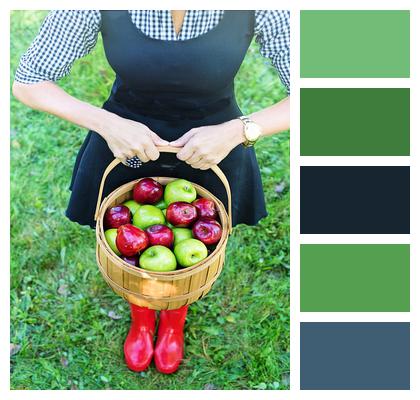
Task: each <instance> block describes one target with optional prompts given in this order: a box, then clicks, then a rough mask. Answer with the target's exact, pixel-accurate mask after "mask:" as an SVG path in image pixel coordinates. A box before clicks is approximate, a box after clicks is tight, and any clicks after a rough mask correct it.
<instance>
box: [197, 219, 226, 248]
mask: <svg viewBox="0 0 420 400" xmlns="http://www.w3.org/2000/svg"><path fill="white" fill-rule="evenodd" d="M192 233H193V236H194V237H195V238H196V239H198V240H200V241H202V242H203V243H204V244H205V245H211V244H216V243H217V242H218V241H219V240H220V238H221V237H222V226H221V225H220V224H219V223H218V222H217V221H216V220H215V219H213V218H201V219H199V220H198V221H197V222H196V223H195V224H194V225H193V227H192Z"/></svg>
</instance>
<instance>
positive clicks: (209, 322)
mask: <svg viewBox="0 0 420 400" xmlns="http://www.w3.org/2000/svg"><path fill="white" fill-rule="evenodd" d="M44 16H45V12H43V11H42V12H41V11H39V12H38V11H15V12H13V13H12V15H11V38H12V42H11V71H12V76H13V73H14V70H15V68H16V66H17V64H18V60H19V56H20V55H21V54H22V53H23V52H24V51H25V50H26V48H27V47H28V45H29V44H30V41H31V40H32V38H33V37H34V36H35V34H36V33H37V30H38V29H39V26H40V23H41V22H42V19H43V17H44ZM269 64H270V62H269V61H268V60H266V59H264V58H262V57H261V56H260V54H259V53H258V47H257V46H256V44H255V43H253V44H252V46H251V48H250V49H249V51H248V54H247V56H246V59H245V61H244V63H243V65H242V67H241V69H240V71H239V74H238V76H237V78H236V82H235V83H236V94H237V98H238V103H239V105H240V106H241V109H242V111H243V112H244V113H249V112H253V111H255V110H258V109H260V108H262V107H266V106H269V105H270V104H272V103H273V102H276V101H279V100H280V99H281V98H283V97H285V95H286V94H285V91H284V88H282V87H281V84H280V81H279V78H278V76H277V73H276V71H275V70H274V68H272V67H270V65H269ZM112 81H113V73H112V70H111V69H110V67H109V66H108V65H107V63H106V60H105V58H104V55H103V49H102V45H101V43H100V42H99V43H98V45H97V46H96V48H95V50H94V51H93V53H92V54H90V55H89V56H88V57H86V58H84V59H82V60H79V61H78V62H77V63H76V64H75V66H74V67H73V70H72V73H71V75H70V76H69V77H66V78H64V79H63V80H62V81H61V82H60V85H61V86H62V87H63V88H64V89H66V90H67V91H68V92H70V93H71V94H73V95H75V96H77V97H78V98H80V99H83V100H85V101H88V102H91V103H93V104H95V105H101V104H102V102H103V101H104V100H105V99H106V97H107V94H108V91H109V89H110V85H111V84H112ZM11 117H12V129H11V343H12V344H13V353H14V354H13V355H12V356H11V388H12V389H214V388H216V389H287V388H288V387H289V378H288V374H289V140H288V133H283V134H280V135H277V136H275V137H271V138H266V139H263V140H261V141H260V142H259V143H258V144H257V146H256V150H257V156H258V160H259V162H260V166H261V171H262V176H263V181H264V190H265V196H266V200H267V207H268V211H269V217H267V218H266V219H265V220H263V221H262V222H261V223H260V224H259V225H258V226H256V227H247V226H238V227H236V228H235V230H234V233H233V235H232V237H231V238H230V240H229V245H228V251H227V260H226V264H225V268H224V271H223V273H222V275H221V277H220V279H219V280H218V281H217V282H216V284H215V285H214V288H213V290H212V291H211V292H210V293H209V294H208V296H207V297H206V298H205V299H203V300H202V301H199V302H197V303H195V304H193V305H192V306H191V307H190V311H189V315H188V318H187V325H186V331H185V334H186V352H185V361H184V362H183V364H182V365H181V368H180V369H179V371H178V372H177V373H176V374H173V375H170V376H165V375H161V374H159V373H158V372H157V371H156V370H155V368H154V367H153V365H152V366H151V367H150V368H149V369H148V370H147V371H146V372H143V373H134V372H131V371H129V370H128V369H127V368H126V367H125V364H124V360H123V352H122V344H123V341H124V339H125V335H126V333H127V330H128V327H129V312H128V306H127V304H126V303H125V301H124V300H122V299H121V298H119V297H117V296H116V295H115V294H114V293H113V292H112V291H111V290H110V289H109V287H108V286H107V285H106V283H105V282H104V281H103V279H102V277H101V275H100V273H99V271H98V268H97V266H96V263H95V255H94V247H95V235H94V232H93V231H92V230H90V229H89V228H86V227H81V226H79V225H77V224H74V223H71V222H70V221H68V220H67V219H66V218H65V216H64V210H65V207H66V204H67V201H68V198H69V191H68V184H69V181H70V176H71V170H72V166H73V163H74V160H75V157H76V152H77V150H78V148H79V146H80V145H81V143H82V141H83V138H84V136H85V134H86V131H85V130H83V129H80V128H78V127H75V126H73V125H71V124H69V123H67V122H64V121H61V120H59V119H58V118H55V117H53V116H50V115H47V114H43V113H40V112H36V111H33V110H30V109H28V108H26V107H25V106H23V105H22V104H19V103H18V102H17V101H16V100H14V99H13V100H12V105H11ZM110 311H113V312H114V313H115V314H117V315H118V316H120V317H121V318H120V319H118V320H117V319H113V318H110V317H109V313H110Z"/></svg>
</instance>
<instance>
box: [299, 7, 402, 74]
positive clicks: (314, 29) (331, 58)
mask: <svg viewBox="0 0 420 400" xmlns="http://www.w3.org/2000/svg"><path fill="white" fill-rule="evenodd" d="M300 68H301V69H300V75H301V77H302V78H407V77H409V76H410V13H409V11H407V10H305V11H301V15H300Z"/></svg>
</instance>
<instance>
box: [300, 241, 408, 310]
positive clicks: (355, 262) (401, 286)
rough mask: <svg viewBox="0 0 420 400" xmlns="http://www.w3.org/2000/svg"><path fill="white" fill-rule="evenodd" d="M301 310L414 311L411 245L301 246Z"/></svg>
mask: <svg viewBox="0 0 420 400" xmlns="http://www.w3.org/2000/svg"><path fill="white" fill-rule="evenodd" d="M300 310H301V311H304V312H305V311H306V312H333V311H335V312H347V311H352V312H357V311H362V312H364V311H372V312H374V311H386V312H408V311H410V247H409V245H408V244H327V245H324V244H303V245H301V248H300Z"/></svg>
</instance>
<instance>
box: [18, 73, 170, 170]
mask: <svg viewBox="0 0 420 400" xmlns="http://www.w3.org/2000/svg"><path fill="white" fill-rule="evenodd" d="M12 90H13V95H14V96H15V97H16V98H17V99H18V100H19V101H21V102H22V103H23V104H26V105H27V106H29V107H31V108H33V109H36V110H39V111H43V112H48V113H50V114H53V115H55V116H57V117H59V118H62V119H65V120H67V121H69V122H71V123H74V124H76V125H79V126H82V127H83V128H87V129H91V130H93V131H95V132H97V133H98V134H99V135H101V136H102V137H103V138H104V139H105V140H106V142H107V143H108V146H109V148H110V149H111V151H112V152H113V154H114V156H115V157H117V158H119V159H121V160H122V161H125V159H126V158H130V157H133V156H134V155H138V157H139V158H140V159H141V160H142V161H143V162H147V161H149V160H156V159H157V158H158V157H159V151H158V150H157V148H156V146H164V145H166V144H167V142H166V141H165V140H162V139H160V138H159V136H158V135H156V134H155V133H154V132H152V131H151V130H150V129H149V128H148V127H147V126H145V125H143V124H141V123H139V122H135V121H131V120H129V119H125V118H121V117H119V116H118V115H116V114H114V113H111V112H109V111H106V110H103V109H101V108H99V107H96V106H93V105H91V104H89V103H85V102H83V101H80V100H78V99H76V98H75V97H73V96H70V95H69V94H68V93H66V92H65V91H64V90H63V89H61V88H60V87H59V86H57V85H56V84H55V83H53V82H49V81H44V82H38V83H34V84H25V83H20V82H16V81H15V82H14V83H13V89H12Z"/></svg>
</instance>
